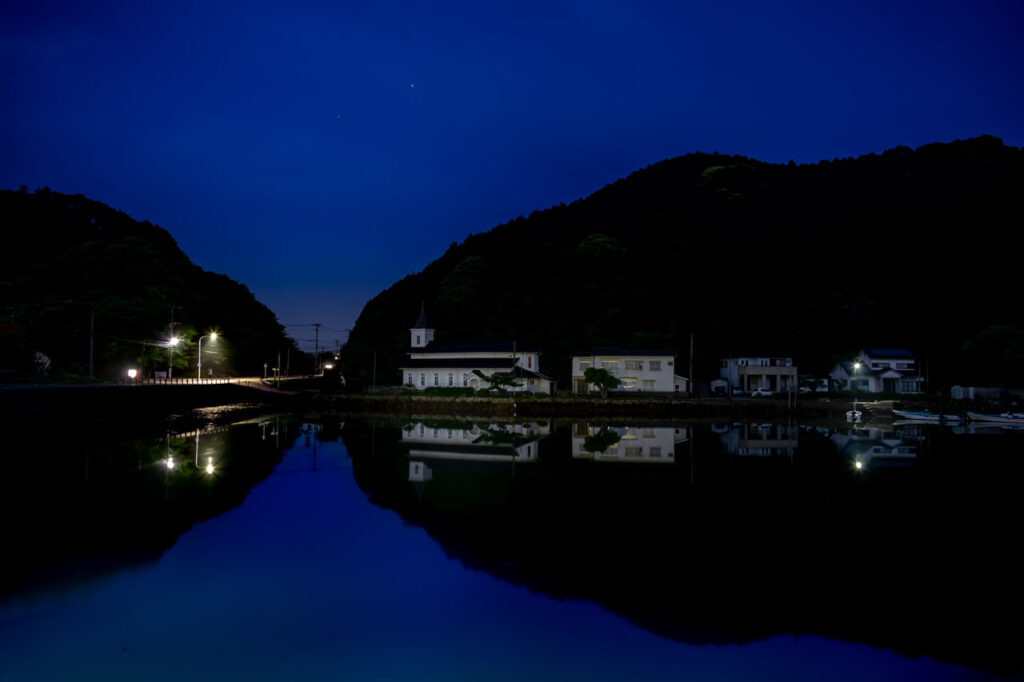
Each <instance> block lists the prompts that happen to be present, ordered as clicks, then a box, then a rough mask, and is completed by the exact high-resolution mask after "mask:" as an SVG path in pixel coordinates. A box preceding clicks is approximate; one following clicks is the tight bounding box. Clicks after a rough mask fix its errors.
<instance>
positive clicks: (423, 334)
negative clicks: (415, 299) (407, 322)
mask: <svg viewBox="0 0 1024 682" xmlns="http://www.w3.org/2000/svg"><path fill="white" fill-rule="evenodd" d="M409 334H410V337H409V345H410V346H412V347H413V348H424V347H425V346H426V345H427V344H429V343H430V342H431V341H433V340H434V330H433V329H431V328H430V327H428V326H427V311H426V307H425V306H424V304H423V302H422V301H421V302H420V316H419V318H418V319H417V320H416V325H415V326H414V327H413V328H412V329H410V330H409Z"/></svg>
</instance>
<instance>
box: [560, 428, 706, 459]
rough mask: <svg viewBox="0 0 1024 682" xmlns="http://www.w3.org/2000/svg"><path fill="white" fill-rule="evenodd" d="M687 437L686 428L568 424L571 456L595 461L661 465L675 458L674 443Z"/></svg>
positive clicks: (688, 434)
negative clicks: (570, 427) (570, 438)
mask: <svg viewBox="0 0 1024 682" xmlns="http://www.w3.org/2000/svg"><path fill="white" fill-rule="evenodd" d="M689 438H690V429H689V427H688V426H675V427H671V426H597V425H591V424H588V423H586V422H577V423H575V424H573V425H572V456H573V457H574V458H577V459H593V460H594V461H597V462H661V463H671V462H674V461H675V458H676V449H675V446H676V443H682V442H685V441H687V440H689Z"/></svg>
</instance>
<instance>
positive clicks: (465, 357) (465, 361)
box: [400, 311, 556, 393]
mask: <svg viewBox="0 0 1024 682" xmlns="http://www.w3.org/2000/svg"><path fill="white" fill-rule="evenodd" d="M409 333H410V338H409V345H410V346H411V348H410V352H409V359H408V360H405V361H404V362H403V363H402V365H401V367H400V370H401V372H402V381H403V383H405V384H408V385H411V386H414V387H416V388H418V389H425V388H429V387H432V386H450V387H460V388H474V389H479V388H486V387H487V386H488V383H487V381H486V379H485V377H487V376H490V375H492V374H495V373H500V374H511V375H512V376H513V377H515V379H516V380H517V381H518V383H519V385H518V386H514V387H511V388H510V389H509V390H511V391H515V392H529V393H552V392H553V389H554V387H555V383H556V382H555V379H553V378H552V377H549V376H546V375H545V374H543V373H542V372H541V371H540V355H541V354H540V351H538V350H537V349H536V348H534V347H532V346H530V345H528V344H525V343H523V342H521V341H457V342H451V343H438V342H436V341H434V330H433V329H431V328H430V327H428V326H427V320H426V315H425V314H424V312H422V311H421V312H420V316H419V319H418V320H416V326H415V327H413V328H412V329H410V330H409Z"/></svg>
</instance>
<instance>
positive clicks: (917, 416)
mask: <svg viewBox="0 0 1024 682" xmlns="http://www.w3.org/2000/svg"><path fill="white" fill-rule="evenodd" d="M892 413H893V414H894V415H896V416H897V417H901V418H902V419H910V420H913V421H918V422H940V423H945V424H959V423H960V422H962V421H963V417H961V416H960V415H958V414H935V413H933V412H929V411H927V410H925V411H924V412H911V411H910V410H893V411H892Z"/></svg>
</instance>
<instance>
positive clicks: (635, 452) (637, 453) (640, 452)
mask: <svg viewBox="0 0 1024 682" xmlns="http://www.w3.org/2000/svg"><path fill="white" fill-rule="evenodd" d="M643 456H644V449H643V448H626V457H643Z"/></svg>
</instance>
